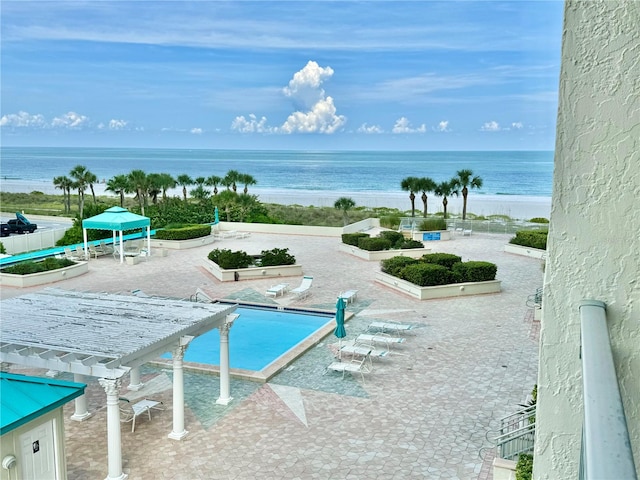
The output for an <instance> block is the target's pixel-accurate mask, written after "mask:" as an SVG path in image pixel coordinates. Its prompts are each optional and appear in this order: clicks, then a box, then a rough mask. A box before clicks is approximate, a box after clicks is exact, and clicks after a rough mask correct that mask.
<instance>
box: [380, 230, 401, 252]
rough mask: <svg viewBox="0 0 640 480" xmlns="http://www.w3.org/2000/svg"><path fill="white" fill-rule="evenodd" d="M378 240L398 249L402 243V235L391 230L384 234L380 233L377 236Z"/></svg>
mask: <svg viewBox="0 0 640 480" xmlns="http://www.w3.org/2000/svg"><path fill="white" fill-rule="evenodd" d="M378 237H379V238H384V239H386V240H389V242H391V248H393V249H398V248H400V246H401V245H402V244H403V243H404V235H402V233H400V232H394V231H391V230H386V231H384V232H380V234H378Z"/></svg>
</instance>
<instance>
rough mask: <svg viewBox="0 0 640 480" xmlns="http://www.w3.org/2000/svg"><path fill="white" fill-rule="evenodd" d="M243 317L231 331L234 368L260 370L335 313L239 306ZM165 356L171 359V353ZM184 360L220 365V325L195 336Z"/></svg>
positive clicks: (230, 343) (231, 358)
mask: <svg viewBox="0 0 640 480" xmlns="http://www.w3.org/2000/svg"><path fill="white" fill-rule="evenodd" d="M235 313H237V314H239V315H240V316H239V317H238V318H237V319H236V320H235V322H233V326H232V327H231V330H229V363H230V367H231V368H235V369H243V370H254V371H260V370H262V369H264V368H265V367H266V366H267V365H269V364H270V363H272V362H273V361H274V360H276V359H277V358H278V357H280V356H281V355H283V354H284V353H285V352H287V351H288V350H290V349H291V348H293V347H295V346H296V345H297V344H298V343H300V342H301V341H302V340H304V339H305V338H307V337H308V336H309V335H311V334H312V333H314V332H315V331H316V330H318V329H319V328H320V327H322V326H323V325H325V324H326V323H327V322H331V321H333V315H332V314H322V313H316V312H313V313H311V312H303V311H296V310H290V309H287V310H276V309H272V308H259V307H246V306H240V307H238V308H237V309H236V311H235ZM163 358H171V355H170V354H165V355H163ZM184 361H185V362H195V363H204V364H207V365H220V334H219V331H218V329H217V328H214V329H213V330H211V331H209V332H207V333H205V334H203V335H200V336H199V337H196V338H194V339H193V340H192V341H191V343H190V344H189V347H188V348H187V351H186V353H185V355H184Z"/></svg>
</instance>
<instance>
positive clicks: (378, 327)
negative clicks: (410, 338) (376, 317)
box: [367, 322, 413, 333]
mask: <svg viewBox="0 0 640 480" xmlns="http://www.w3.org/2000/svg"><path fill="white" fill-rule="evenodd" d="M411 329H413V325H411V324H409V323H393V322H371V324H370V325H369V328H368V329H367V330H369V331H380V332H383V333H385V332H394V333H397V332H406V331H408V330H411Z"/></svg>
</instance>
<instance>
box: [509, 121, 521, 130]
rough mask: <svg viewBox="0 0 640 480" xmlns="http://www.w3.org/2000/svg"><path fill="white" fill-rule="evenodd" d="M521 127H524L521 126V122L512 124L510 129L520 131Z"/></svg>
mask: <svg viewBox="0 0 640 480" xmlns="http://www.w3.org/2000/svg"><path fill="white" fill-rule="evenodd" d="M522 127H524V125H522V122H513V123H512V124H511V128H513V129H514V130H520V129H522Z"/></svg>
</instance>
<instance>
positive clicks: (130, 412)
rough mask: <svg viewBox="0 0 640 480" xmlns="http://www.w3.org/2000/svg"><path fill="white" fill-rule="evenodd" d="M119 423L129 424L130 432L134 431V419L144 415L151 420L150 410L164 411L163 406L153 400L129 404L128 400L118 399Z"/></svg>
mask: <svg viewBox="0 0 640 480" xmlns="http://www.w3.org/2000/svg"><path fill="white" fill-rule="evenodd" d="M119 400H120V402H119V408H120V421H121V422H122V423H126V422H131V432H135V430H136V418H138V417H139V416H140V415H144V414H145V413H146V414H147V416H148V417H149V420H151V410H152V409H153V410H164V404H163V403H162V402H158V401H155V400H148V399H144V400H140V401H139V402H136V403H131V402H130V401H129V399H127V398H124V397H120V399H119Z"/></svg>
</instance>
